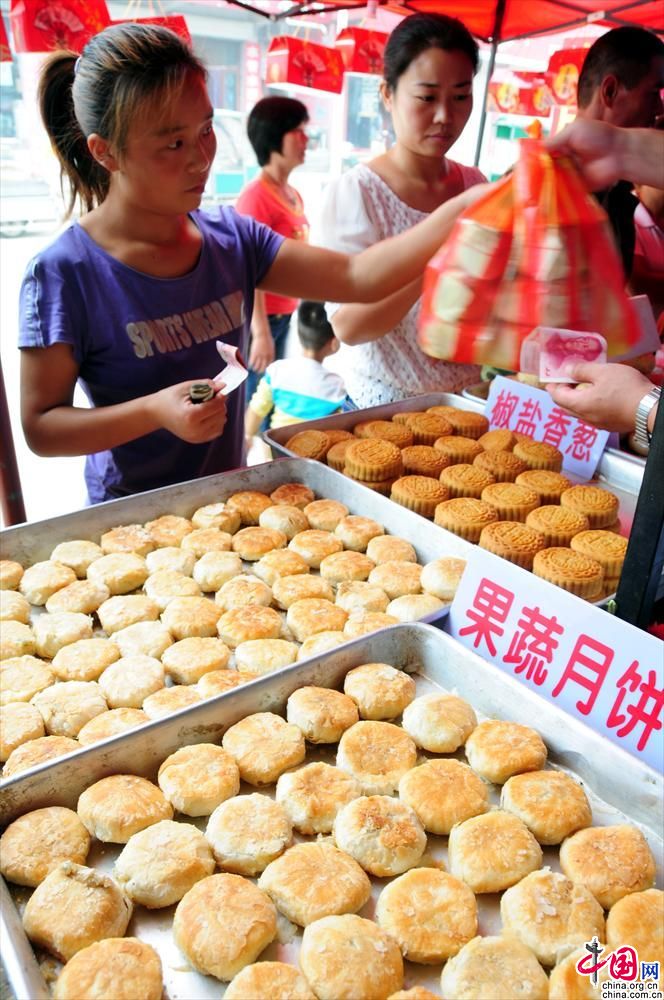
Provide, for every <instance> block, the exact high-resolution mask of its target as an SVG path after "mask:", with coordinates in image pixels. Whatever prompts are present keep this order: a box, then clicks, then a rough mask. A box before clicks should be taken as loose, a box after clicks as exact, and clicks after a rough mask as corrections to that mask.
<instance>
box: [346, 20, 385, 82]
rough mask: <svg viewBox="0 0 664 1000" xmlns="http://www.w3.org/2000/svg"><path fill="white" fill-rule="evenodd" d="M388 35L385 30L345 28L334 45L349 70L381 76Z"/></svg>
mask: <svg viewBox="0 0 664 1000" xmlns="http://www.w3.org/2000/svg"><path fill="white" fill-rule="evenodd" d="M388 37H389V36H388V35H387V34H385V32H383V31H370V30H369V29H368V28H344V30H343V31H340V32H339V34H338V35H337V40H336V42H335V43H334V46H335V48H336V49H338V51H339V52H340V53H341V58H342V59H343V63H344V66H345V68H346V70H347V72H349V73H370V74H372V75H374V76H379V75H380V74H381V73H382V72H383V53H384V52H385V45H386V43H387V39H388Z"/></svg>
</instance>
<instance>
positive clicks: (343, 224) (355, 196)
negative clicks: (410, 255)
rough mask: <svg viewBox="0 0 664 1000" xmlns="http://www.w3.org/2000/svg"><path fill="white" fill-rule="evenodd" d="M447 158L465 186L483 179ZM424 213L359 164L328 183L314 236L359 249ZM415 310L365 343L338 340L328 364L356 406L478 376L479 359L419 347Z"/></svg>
mask: <svg viewBox="0 0 664 1000" xmlns="http://www.w3.org/2000/svg"><path fill="white" fill-rule="evenodd" d="M449 162H450V165H454V166H456V167H458V168H459V169H460V171H461V175H462V178H463V187H464V190H465V189H466V188H469V187H472V185H473V184H479V183H482V182H483V181H485V179H486V178H485V177H484V175H483V174H482V173H481V172H480V171H479V170H478V169H477V168H476V167H465V166H463V165H462V164H453V161H449ZM426 215H427V213H426V212H420V211H418V209H415V208H411V207H410V206H409V205H406V204H405V203H404V202H403V201H401V199H400V198H398V197H397V195H396V194H395V193H394V191H392V189H391V188H390V187H388V185H387V184H386V183H385V181H384V180H383V179H382V178H381V177H379V176H378V174H377V173H375V172H374V171H373V170H371V169H370V168H369V167H367V166H366V165H365V164H358V165H357V166H356V167H353V168H352V169H351V170H348V171H347V172H346V173H344V174H342V175H341V177H339V178H338V180H336V181H333V182H332V183H331V184H330V186H329V187H328V189H327V191H326V193H325V199H324V203H323V208H322V213H321V218H320V234H319V240H318V242H320V243H321V244H322V245H323V246H325V247H328V248H329V249H331V250H339V251H342V252H344V253H359V251H360V250H364V249H366V247H370V246H373V244H374V243H378V242H379V241H380V240H384V239H387V237H388V236H396V235H397V234H398V233H402V232H403V231H404V230H406V229H410V228H411V226H414V225H415V223H417V222H420V221H421V220H422V219H424V218H426ZM327 308H328V312H329V315H330V316H331V315H333V313H334V312H335V311H336V309H338V308H339V307H338V306H337V305H332V304H330V303H328V307H327ZM419 310H420V303H419V302H416V303H415V305H414V306H413V307H412V308H411V309H410V311H409V312H408V313H407V314H406V315H405V316H404V318H403V319H402V320H401V321H400V322H399V323H397V325H396V326H395V328H394V329H393V330H391V331H390V332H389V333H387V334H385V336H384V337H381V338H380V339H379V340H373V341H371V342H370V343H368V344H356V345H353V346H349V345H347V344H342V345H341V349H340V351H339V352H338V354H336V355H334V357H333V358H332V359H331V362H332V363H331V364H330V367H331V368H332V367H333V368H334V370H335V371H337V372H339V374H340V375H341V376H342V377H343V379H344V381H345V383H346V389H347V392H348V395H349V396H350V398H351V399H352V400H353V402H354V403H355V404H356V405H357V406H359V407H360V408H365V407H367V406H379V405H380V404H382V403H392V402H394V401H395V400H398V399H405V398H406V397H407V396H415V395H418V394H419V393H424V392H457V391H459V390H460V389H462V388H463V387H464V386H466V385H472V384H473V383H474V382H479V380H480V368H479V367H478V366H477V365H459V364H452V363H450V362H447V361H437V360H436V359H434V358H430V357H429V356H428V355H427V354H424V353H423V352H422V351H421V350H420V348H419V347H418V346H417V341H416V331H417V318H418V315H419ZM328 363H329V362H328Z"/></svg>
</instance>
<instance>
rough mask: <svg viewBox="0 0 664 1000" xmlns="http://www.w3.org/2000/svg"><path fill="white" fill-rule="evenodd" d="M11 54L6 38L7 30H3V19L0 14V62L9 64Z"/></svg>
mask: <svg viewBox="0 0 664 1000" xmlns="http://www.w3.org/2000/svg"><path fill="white" fill-rule="evenodd" d="M11 60H12V53H11V49H10V48H9V39H8V38H7V29H6V28H5V19H4V17H3V16H2V14H0V62H11Z"/></svg>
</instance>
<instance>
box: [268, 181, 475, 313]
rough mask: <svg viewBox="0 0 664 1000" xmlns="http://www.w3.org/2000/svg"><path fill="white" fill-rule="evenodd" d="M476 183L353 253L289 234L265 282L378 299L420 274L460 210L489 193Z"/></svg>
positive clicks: (334, 297)
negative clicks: (403, 229)
mask: <svg viewBox="0 0 664 1000" xmlns="http://www.w3.org/2000/svg"><path fill="white" fill-rule="evenodd" d="M487 189H488V185H485V184H477V185H475V187H472V188H468V190H467V191H463V192H462V193H461V194H459V195H456V196H455V197H454V198H450V199H449V201H446V202H445V204H444V205H441V206H440V208H437V209H436V211H435V212H432V213H431V215H430V216H428V218H426V219H424V220H423V221H422V222H419V223H418V224H417V225H416V226H413V228H412V229H408V230H407V231H406V232H405V233H400V234H399V235H398V236H392V237H391V238H390V239H387V240H383V241H382V242H381V243H376V244H375V246H372V247H369V248H368V249H367V250H363V251H362V253H358V254H353V255H348V254H341V253H335V252H334V251H333V250H324V249H322V248H321V247H313V246H308V245H307V244H303V243H301V242H299V241H298V240H284V242H283V243H282V245H281V247H280V249H279V252H278V253H277V256H276V258H275V260H274V262H273V264H272V266H271V267H270V269H269V271H268V272H267V274H266V276H265V278H264V279H263V281H262V282H261V284H260V287H261V288H264V289H266V290H269V291H271V292H276V293H277V294H278V295H292V296H293V297H294V298H306V299H313V300H314V301H318V302H326V301H329V302H377V301H379V300H380V299H384V298H386V297H387V296H389V295H392V294H393V293H394V292H395V290H397V289H401V288H403V287H404V286H405V285H409V284H411V283H412V282H414V281H415V280H416V279H417V278H421V276H422V273H423V271H424V268H425V266H426V264H427V261H428V260H429V259H430V258H431V257H432V256H433V254H434V253H435V252H436V250H438V248H439V247H440V245H441V243H443V242H444V240H446V239H447V237H448V235H449V233H450V230H451V229H452V226H453V225H454V222H455V221H456V219H457V216H458V215H460V214H461V212H462V211H464V210H465V209H466V208H468V207H469V206H470V205H471V204H473V203H474V202H475V201H477V199H478V198H480V197H481V196H482V195H484V194H486V192H487Z"/></svg>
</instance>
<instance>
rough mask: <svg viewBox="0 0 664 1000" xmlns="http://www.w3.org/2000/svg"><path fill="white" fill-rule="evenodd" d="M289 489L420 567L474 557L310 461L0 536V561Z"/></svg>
mask: <svg viewBox="0 0 664 1000" xmlns="http://www.w3.org/2000/svg"><path fill="white" fill-rule="evenodd" d="M286 482H299V483H305V484H306V485H307V486H309V487H310V488H311V489H312V490H313V491H314V493H316V495H317V496H319V497H327V498H330V499H336V500H342V501H343V502H344V503H345V504H346V505H347V506H348V507H349V508H350V511H351V513H353V514H362V515H366V516H369V517H373V518H375V519H376V520H377V521H378V522H379V523H380V524H382V525H383V526H384V527H385V529H386V531H387V532H388V533H389V534H392V535H399V536H401V537H405V538H407V539H408V541H410V542H411V544H412V545H413V546H414V548H415V551H416V553H417V557H418V560H419V562H420V563H421V564H422V565H424V564H425V563H427V562H430V561H431V560H433V559H438V558H440V557H441V556H456V557H459V558H462V559H467V558H468V557H469V555H470V553H471V552H472V546H471V545H470V543H469V542H466V541H464V539H462V538H458V537H457V536H456V535H453V534H450V532H448V531H445V530H444V529H443V528H439V527H438V526H437V525H434V524H431V523H430V522H429V521H426V520H424V518H421V517H420V516H419V515H418V514H415V513H413V512H412V511H410V510H407V509H406V508H405V507H400V506H399V505H398V504H394V503H392V502H391V501H390V500H388V499H387V498H386V497H383V496H380V495H379V494H377V493H374V492H372V491H371V490H367V489H365V488H364V487H363V486H360V485H359V484H357V483H354V482H352V480H350V479H348V478H347V477H346V476H342V475H341V474H340V473H338V472H335V471H334V470H333V469H330V468H329V467H328V466H326V465H323V464H321V463H320V462H314V461H311V460H308V459H302V458H290V459H282V460H281V461H278V462H268V463H266V464H265V465H255V466H252V467H250V468H247V469H239V470H237V471H235V472H226V473H222V474H220V475H218V476H210V477H207V478H204V479H198V480H194V481H192V482H188V483H181V484H179V485H177V486H169V487H166V488H164V489H160V490H153V491H151V492H149V493H141V494H139V495H137V496H134V497H129V498H127V499H122V500H112V501H110V502H108V503H103V504H98V505H97V506H95V507H88V508H86V509H84V510H81V511H77V512H75V513H72V514H65V515H63V516H61V517H56V518H52V519H50V520H46V521H39V522H34V523H31V524H24V525H17V526H16V527H13V528H8V529H7V530H6V531H4V532H2V533H0V553H1V558H3V559H17V560H18V561H19V562H21V563H23V564H24V565H28V564H30V563H34V562H37V561H39V560H42V559H48V558H49V556H50V553H51V552H52V550H53V548H54V546H55V545H56V544H57V543H58V542H62V541H67V540H69V539H74V538H90V539H93V540H95V541H96V540H98V538H99V536H100V534H101V533H102V532H104V531H107V530H108V529H109V528H112V527H114V526H116V525H119V524H130V523H134V522H139V523H142V522H144V521H147V520H150V519H151V518H155V517H158V516H160V515H161V514H180V515H182V516H185V517H189V516H191V514H192V513H193V512H194V511H195V510H196V508H197V507H200V506H202V505H203V504H207V503H216V502H219V501H223V500H225V499H227V498H228V497H229V496H230V495H231V494H232V493H235V492H237V491H239V490H261V491H264V492H267V493H270V492H271V491H272V490H274V489H276V487H277V486H280V485H281V484H282V483H286ZM41 611H42V609H35V613H36V614H39V613H41ZM448 611H449V605H444V606H443V607H441V608H439V609H438V610H437V611H435V612H433V613H432V614H430V615H428V616H426V618H425V619H424V620H425V621H430V622H432V621H441V620H442V619H443V618H445V617H446V615H447V614H448ZM1 786H2V776H1V774H0V787H1Z"/></svg>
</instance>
